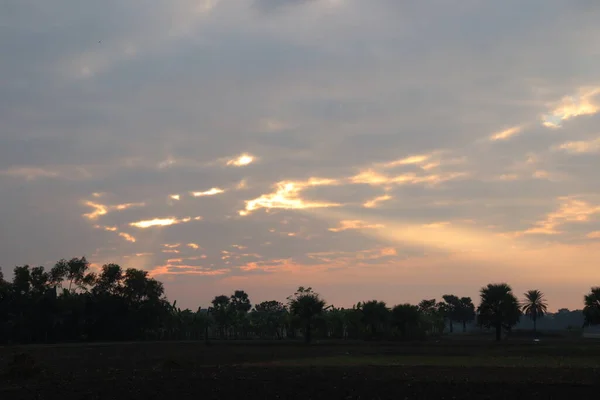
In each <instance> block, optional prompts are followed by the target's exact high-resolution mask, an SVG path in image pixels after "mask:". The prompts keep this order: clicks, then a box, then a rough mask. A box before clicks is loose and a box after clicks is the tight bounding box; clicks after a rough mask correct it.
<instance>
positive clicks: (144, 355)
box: [0, 340, 600, 400]
mask: <svg viewBox="0 0 600 400" xmlns="http://www.w3.org/2000/svg"><path fill="white" fill-rule="evenodd" d="M0 371H1V372H2V376H0V399H63V400H69V399H176V400H179V399H225V398H235V399H246V398H256V399H271V398H280V399H296V398H298V399H304V400H310V399H520V398H526V399H567V398H596V397H598V396H599V395H600V343H598V342H593V341H592V342H582V341H560V340H555V341H550V340H549V341H547V342H543V343H539V344H533V343H530V342H516V341H515V342H511V343H504V344H501V345H496V344H494V343H490V342H488V341H469V340H461V341H456V340H444V341H440V342H426V343H419V344H383V343H378V344H376V343H344V342H342V343H321V344H315V345H311V346H309V347H307V346H304V345H300V344H296V343H282V342H279V343H264V342H262V343H259V342H252V343H250V342H246V343H234V342H230V343H226V342H218V343H214V344H213V345H212V346H209V347H207V346H205V345H204V344H203V343H189V342H187V343H181V342H180V343H129V344H97V345H63V346H58V345H57V346H21V347H4V348H0ZM581 396H585V397H581Z"/></svg>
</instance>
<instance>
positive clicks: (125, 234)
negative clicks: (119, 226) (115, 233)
mask: <svg viewBox="0 0 600 400" xmlns="http://www.w3.org/2000/svg"><path fill="white" fill-rule="evenodd" d="M119 236H121V237H122V238H123V239H125V240H127V241H128V242H132V243H135V242H136V239H135V238H134V237H133V236H131V235H130V234H129V233H125V232H119Z"/></svg>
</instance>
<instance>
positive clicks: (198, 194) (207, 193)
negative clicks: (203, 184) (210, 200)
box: [192, 188, 225, 197]
mask: <svg viewBox="0 0 600 400" xmlns="http://www.w3.org/2000/svg"><path fill="white" fill-rule="evenodd" d="M220 193H225V191H224V190H223V189H219V188H211V189H209V190H206V191H204V192H192V196H194V197H203V196H214V195H215V194H220Z"/></svg>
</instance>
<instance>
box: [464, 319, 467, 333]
mask: <svg viewBox="0 0 600 400" xmlns="http://www.w3.org/2000/svg"><path fill="white" fill-rule="evenodd" d="M463 333H467V321H463Z"/></svg>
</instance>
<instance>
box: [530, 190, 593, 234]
mask: <svg viewBox="0 0 600 400" xmlns="http://www.w3.org/2000/svg"><path fill="white" fill-rule="evenodd" d="M558 200H559V202H560V203H561V204H560V207H559V208H558V209H557V210H555V211H553V212H550V213H549V214H548V215H547V216H546V218H544V219H543V220H541V221H538V222H536V223H535V226H534V227H532V228H529V229H527V230H526V231H525V232H524V233H526V234H543V235H556V234H560V233H562V232H561V231H560V230H559V229H558V228H559V227H560V226H561V225H564V224H566V223H573V222H576V223H582V222H588V221H590V218H591V217H592V216H594V215H596V214H600V205H599V206H595V205H592V204H590V203H589V202H586V201H584V200H579V199H577V198H574V197H562V198H559V199H558Z"/></svg>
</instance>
